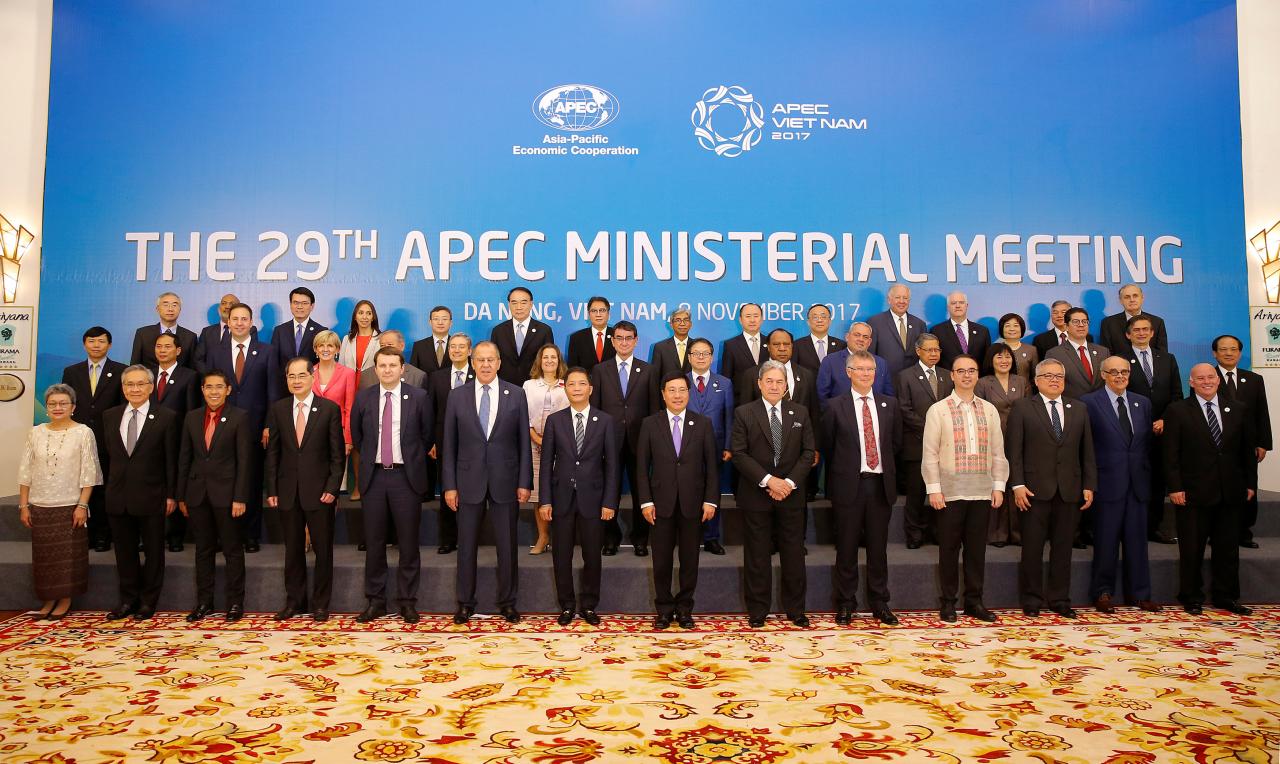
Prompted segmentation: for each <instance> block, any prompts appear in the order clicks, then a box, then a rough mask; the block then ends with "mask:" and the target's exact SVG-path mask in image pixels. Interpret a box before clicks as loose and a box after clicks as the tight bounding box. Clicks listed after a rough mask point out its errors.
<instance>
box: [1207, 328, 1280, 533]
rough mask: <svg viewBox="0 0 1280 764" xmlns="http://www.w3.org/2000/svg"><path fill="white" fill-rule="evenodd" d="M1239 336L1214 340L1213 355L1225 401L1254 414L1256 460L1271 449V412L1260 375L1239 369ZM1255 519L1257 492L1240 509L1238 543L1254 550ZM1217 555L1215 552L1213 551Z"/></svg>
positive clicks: (1241, 347)
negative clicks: (1239, 405) (1246, 408)
mask: <svg viewBox="0 0 1280 764" xmlns="http://www.w3.org/2000/svg"><path fill="white" fill-rule="evenodd" d="M1243 347H1244V346H1243V345H1242V344H1241V342H1240V338H1239V337H1234V336H1232V335H1230V334H1224V335H1222V336H1220V337H1217V338H1215V339H1214V341H1213V345H1212V348H1213V357H1214V359H1215V360H1216V361H1217V362H1218V387H1219V389H1220V390H1221V391H1222V394H1223V397H1224V398H1226V399H1227V400H1233V401H1240V402H1241V403H1244V404H1245V405H1246V406H1248V407H1249V411H1250V412H1251V413H1252V416H1253V417H1254V421H1253V427H1254V436H1255V437H1256V438H1257V441H1256V442H1254V443H1253V444H1252V445H1253V451H1254V455H1255V457H1256V458H1257V460H1258V462H1261V461H1262V460H1263V459H1265V458H1267V452H1268V451H1270V450H1271V411H1270V409H1269V408H1268V407H1267V385H1266V381H1265V380H1264V379H1263V378H1262V375H1261V374H1256V373H1254V372H1252V371H1249V370H1248V369H1241V368H1240V351H1241V350H1242V349H1243ZM1257 521H1258V496H1257V493H1256V492H1255V494H1254V495H1253V496H1251V497H1249V499H1248V500H1246V501H1245V503H1244V508H1243V509H1242V510H1241V512H1240V533H1239V538H1240V546H1242V547H1245V548H1246V549H1257V548H1258V542H1256V541H1254V540H1253V525H1254V523H1256V522H1257ZM1215 554H1216V552H1215Z"/></svg>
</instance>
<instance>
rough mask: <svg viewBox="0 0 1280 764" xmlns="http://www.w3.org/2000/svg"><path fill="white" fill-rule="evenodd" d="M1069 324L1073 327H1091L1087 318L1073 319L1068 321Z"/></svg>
mask: <svg viewBox="0 0 1280 764" xmlns="http://www.w3.org/2000/svg"><path fill="white" fill-rule="evenodd" d="M1067 323H1068V324H1071V325H1072V326H1088V325H1089V319H1087V318H1073V319H1071V320H1070V321H1068V322H1067Z"/></svg>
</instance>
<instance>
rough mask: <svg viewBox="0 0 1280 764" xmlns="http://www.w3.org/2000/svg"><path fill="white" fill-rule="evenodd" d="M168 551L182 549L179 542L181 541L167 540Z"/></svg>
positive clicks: (179, 550)
mask: <svg viewBox="0 0 1280 764" xmlns="http://www.w3.org/2000/svg"><path fill="white" fill-rule="evenodd" d="M169 551H170V552H174V553H177V552H181V551H182V542H181V541H170V542H169Z"/></svg>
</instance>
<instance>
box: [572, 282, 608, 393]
mask: <svg viewBox="0 0 1280 764" xmlns="http://www.w3.org/2000/svg"><path fill="white" fill-rule="evenodd" d="M609 307H610V306H609V301H608V300H606V299H605V298H603V297H599V296H597V297H592V298H591V299H589V300H587V317H588V318H589V319H590V320H591V325H590V326H588V327H586V328H585V329H579V330H578V331H576V332H574V333H573V334H570V335H569V349H568V351H567V352H566V353H565V355H566V356H567V360H566V363H568V364H569V366H570V368H572V367H574V366H577V367H579V368H583V369H586V370H587V373H588V374H589V373H591V370H592V369H594V368H595V367H596V364H598V363H604V362H605V361H608V360H609V359H611V358H613V356H614V351H613V327H612V326H609Z"/></svg>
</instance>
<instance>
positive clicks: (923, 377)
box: [916, 377, 924, 379]
mask: <svg viewBox="0 0 1280 764" xmlns="http://www.w3.org/2000/svg"><path fill="white" fill-rule="evenodd" d="M916 379H924V377H916Z"/></svg>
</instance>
